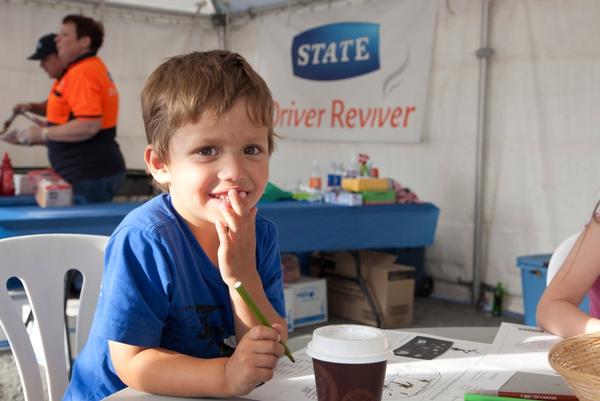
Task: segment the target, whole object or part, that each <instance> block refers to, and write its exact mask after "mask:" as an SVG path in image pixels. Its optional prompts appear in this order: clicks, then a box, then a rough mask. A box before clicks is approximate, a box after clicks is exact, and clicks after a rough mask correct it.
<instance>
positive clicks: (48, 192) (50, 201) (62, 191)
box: [35, 178, 73, 207]
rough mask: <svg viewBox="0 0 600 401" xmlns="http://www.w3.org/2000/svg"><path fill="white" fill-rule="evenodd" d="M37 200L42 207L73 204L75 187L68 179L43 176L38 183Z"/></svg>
mask: <svg viewBox="0 0 600 401" xmlns="http://www.w3.org/2000/svg"><path fill="white" fill-rule="evenodd" d="M35 200H36V202H37V204H38V205H39V206H41V207H56V206H71V205H72V204H73V188H72V187H71V184H69V183H68V182H66V181H63V180H62V179H61V180H58V181H55V180H49V179H47V178H42V179H41V180H40V181H39V182H38V183H37V192H36V194H35Z"/></svg>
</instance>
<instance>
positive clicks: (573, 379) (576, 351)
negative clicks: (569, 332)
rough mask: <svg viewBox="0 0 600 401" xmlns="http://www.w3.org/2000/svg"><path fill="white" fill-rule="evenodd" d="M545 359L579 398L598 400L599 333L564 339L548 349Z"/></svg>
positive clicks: (599, 378)
mask: <svg viewBox="0 0 600 401" xmlns="http://www.w3.org/2000/svg"><path fill="white" fill-rule="evenodd" d="M548 362H550V365H551V366H552V367H553V368H554V370H556V371H557V372H558V373H559V374H560V375H561V376H562V377H563V378H564V379H565V381H566V382H567V383H568V384H569V387H571V389H572V390H573V391H574V392H575V395H576V396H577V398H579V401H598V400H600V332H596V333H591V334H580V335H578V336H575V337H570V338H566V339H564V340H562V341H560V342H558V343H556V344H554V346H553V347H552V348H550V351H549V352H548Z"/></svg>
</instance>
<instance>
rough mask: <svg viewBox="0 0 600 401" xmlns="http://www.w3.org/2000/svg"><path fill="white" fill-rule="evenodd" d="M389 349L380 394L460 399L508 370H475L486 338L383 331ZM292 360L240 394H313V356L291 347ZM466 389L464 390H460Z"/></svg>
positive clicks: (290, 399) (306, 399)
mask: <svg viewBox="0 0 600 401" xmlns="http://www.w3.org/2000/svg"><path fill="white" fill-rule="evenodd" d="M386 334H387V335H388V337H389V339H390V341H391V344H392V349H393V350H394V356H393V357H392V358H391V359H390V360H388V365H387V369H386V377H385V382H384V388H383V393H382V400H390V401H391V400H404V399H406V400H410V401H442V400H443V401H448V400H456V401H458V400H462V399H463V397H464V393H465V391H468V390H472V389H479V388H481V384H482V383H483V382H485V386H486V387H490V386H500V385H501V384H502V383H504V382H505V381H506V380H507V379H508V377H509V376H510V374H509V373H508V372H503V371H501V372H494V373H493V374H489V372H480V371H479V366H478V364H479V362H480V361H481V358H482V357H483V356H484V355H485V354H486V352H487V349H488V348H489V347H490V345H489V344H482V343H477V342H471V341H462V340H453V339H449V338H444V337H438V336H434V335H429V334H420V333H412V332H410V333H409V332H402V331H395V330H394V331H392V330H388V331H386ZM294 358H295V359H296V363H295V364H292V363H291V362H290V361H289V360H287V359H285V358H282V359H280V362H279V365H278V367H277V369H276V371H275V377H274V378H273V379H272V380H271V381H269V382H267V383H265V384H263V385H262V386H260V387H258V388H257V389H255V390H254V391H252V392H251V393H250V394H248V395H247V396H245V397H244V398H249V399H254V400H260V401H311V400H317V391H316V387H315V380H314V375H313V367H312V359H311V358H310V357H309V356H308V355H306V349H302V350H299V351H297V352H295V353H294ZM465 389H466V390H465Z"/></svg>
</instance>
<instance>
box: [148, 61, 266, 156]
mask: <svg viewBox="0 0 600 401" xmlns="http://www.w3.org/2000/svg"><path fill="white" fill-rule="evenodd" d="M240 98H245V99H246V106H247V113H248V118H249V119H250V121H252V123H253V124H255V125H256V126H264V127H268V128H269V154H270V153H272V152H273V149H274V145H275V143H274V141H275V139H274V137H275V134H274V132H273V98H272V96H271V91H270V90H269V88H268V86H267V84H266V83H265V81H264V80H263V79H262V78H261V77H260V76H259V75H258V74H257V73H256V71H254V70H253V69H252V67H251V66H250V65H249V64H248V62H246V60H245V59H244V58H243V57H242V56H240V55H239V54H237V53H232V52H229V51H225V50H213V51H208V52H194V53H190V54H186V55H181V56H176V57H172V58H170V59H168V60H167V61H165V62H164V63H163V64H161V65H160V66H159V67H158V68H157V69H156V70H154V72H152V74H151V75H150V77H149V78H148V80H147V81H146V85H145V87H144V90H143V91H142V97H141V100H142V117H143V119H144V127H145V129H146V138H147V140H148V143H149V144H150V145H152V147H153V149H154V151H155V152H156V153H157V154H158V156H159V157H160V159H161V160H163V161H164V162H168V149H169V141H170V139H171V136H172V135H173V133H174V132H175V131H176V130H177V129H179V128H181V127H182V126H184V125H185V124H189V123H194V122H196V121H198V119H199V118H200V117H201V116H202V115H203V113H204V112H211V113H214V115H215V116H217V117H220V116H221V115H223V113H225V112H227V111H228V110H229V109H230V108H231V106H232V105H233V103H234V102H235V101H236V100H238V99H240Z"/></svg>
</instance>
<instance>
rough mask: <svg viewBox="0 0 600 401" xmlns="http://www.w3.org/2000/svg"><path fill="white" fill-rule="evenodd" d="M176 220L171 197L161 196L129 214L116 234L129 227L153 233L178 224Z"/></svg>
mask: <svg viewBox="0 0 600 401" xmlns="http://www.w3.org/2000/svg"><path fill="white" fill-rule="evenodd" d="M176 220H177V218H176V216H175V213H174V212H173V208H172V206H171V201H170V198H169V195H168V194H161V195H158V196H155V197H154V198H152V199H150V200H149V201H147V202H146V203H144V204H142V205H140V206H138V207H137V208H135V209H133V210H132V211H131V212H129V213H128V214H127V216H125V218H124V219H123V220H122V221H121V223H120V224H119V226H118V227H117V228H116V230H115V233H117V232H119V231H121V230H123V229H124V228H127V227H129V228H137V229H139V230H142V231H147V232H149V233H152V232H156V231H158V230H160V229H162V228H165V227H168V226H169V225H171V224H174V223H176Z"/></svg>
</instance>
